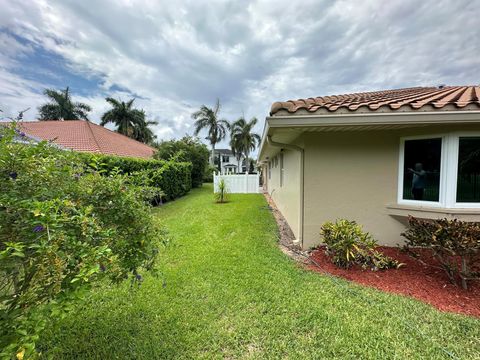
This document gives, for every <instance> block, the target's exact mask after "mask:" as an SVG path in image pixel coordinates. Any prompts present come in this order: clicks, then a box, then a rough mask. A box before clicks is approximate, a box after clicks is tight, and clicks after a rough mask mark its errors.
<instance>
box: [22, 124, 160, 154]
mask: <svg viewBox="0 0 480 360" xmlns="http://www.w3.org/2000/svg"><path fill="white" fill-rule="evenodd" d="M19 125H20V127H21V128H22V130H23V131H24V132H25V133H26V134H27V135H29V136H32V137H35V138H40V139H42V140H48V141H52V142H54V143H55V144H58V145H60V146H62V147H64V148H68V149H72V150H75V151H81V152H92V153H100V154H109V155H118V156H126V157H136V158H149V157H152V155H153V154H154V152H155V149H154V148H152V147H151V146H148V145H145V144H143V143H141V142H139V141H136V140H133V139H130V138H129V137H127V136H124V135H121V134H119V133H116V132H114V131H111V130H109V129H107V128H104V127H103V126H100V125H97V124H94V123H91V122H89V121H83V120H68V121H23V122H20V123H19Z"/></svg>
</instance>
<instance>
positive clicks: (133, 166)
mask: <svg viewBox="0 0 480 360" xmlns="http://www.w3.org/2000/svg"><path fill="white" fill-rule="evenodd" d="M79 156H80V157H81V158H82V160H83V163H84V164H85V165H87V166H88V168H90V169H91V170H94V171H96V172H98V173H100V174H102V175H104V176H108V175H111V174H127V175H129V178H130V181H131V182H132V183H133V184H136V185H141V186H142V188H143V192H144V193H145V196H151V201H152V203H153V204H158V203H160V202H161V200H162V199H165V200H173V199H176V198H177V197H179V196H183V195H185V194H186V193H188V192H189V191H190V189H191V188H192V180H191V167H192V165H191V163H189V162H178V161H176V159H172V160H169V161H165V160H154V159H151V160H150V159H135V158H123V157H118V156H110V155H98V154H79ZM155 190H157V193H155ZM160 191H161V193H160Z"/></svg>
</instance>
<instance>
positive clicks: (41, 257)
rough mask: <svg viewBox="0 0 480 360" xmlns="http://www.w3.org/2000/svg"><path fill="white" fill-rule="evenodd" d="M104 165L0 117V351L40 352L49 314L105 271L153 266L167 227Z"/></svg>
mask: <svg viewBox="0 0 480 360" xmlns="http://www.w3.org/2000/svg"><path fill="white" fill-rule="evenodd" d="M20 140H21V141H20ZM99 169H100V167H99V168H98V169H92V168H87V167H85V166H83V161H82V160H80V159H79V157H78V154H75V153H73V152H67V151H62V150H59V149H56V148H54V147H52V146H51V145H50V144H48V143H46V142H41V143H30V144H28V139H27V138H26V137H25V135H24V134H23V133H22V132H21V131H19V130H18V129H16V128H15V124H13V125H12V126H11V127H7V126H0V182H1V184H2V185H1V191H0V358H12V357H15V356H17V358H22V357H25V358H26V357H32V356H35V355H36V352H35V343H36V341H37V339H38V337H39V336H40V334H41V332H42V330H43V328H44V325H45V322H46V320H47V319H51V318H55V317H58V316H62V315H63V314H65V312H66V311H67V310H68V309H69V308H70V307H71V306H72V304H73V299H75V298H77V297H78V296H80V295H81V294H82V292H84V291H85V290H86V289H88V288H89V287H90V286H93V285H94V284H95V283H97V284H98V283H102V282H100V281H99V280H101V279H105V280H110V281H121V280H123V279H127V278H131V279H133V280H139V279H141V276H140V272H141V269H144V270H152V269H153V263H154V260H155V257H156V255H157V253H158V247H159V245H160V243H161V242H162V241H163V239H164V234H163V231H162V229H161V228H160V227H159V225H158V224H157V223H156V221H155V220H154V219H153V217H152V214H151V212H150V208H149V206H148V205H147V204H146V202H145V201H144V199H143V198H142V194H141V193H140V192H139V191H138V186H132V185H131V184H130V182H129V178H128V176H127V175H121V174H118V173H115V172H112V173H111V174H109V175H106V174H104V173H103V172H102V171H100V170H99Z"/></svg>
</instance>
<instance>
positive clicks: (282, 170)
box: [280, 152, 285, 187]
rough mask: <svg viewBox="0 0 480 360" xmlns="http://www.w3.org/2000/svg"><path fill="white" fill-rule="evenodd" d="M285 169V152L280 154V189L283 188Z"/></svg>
mask: <svg viewBox="0 0 480 360" xmlns="http://www.w3.org/2000/svg"><path fill="white" fill-rule="evenodd" d="M284 171H285V169H284V167H283V152H282V153H280V187H282V186H283V177H284Z"/></svg>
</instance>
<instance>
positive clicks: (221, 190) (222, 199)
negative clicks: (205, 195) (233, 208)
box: [215, 179, 227, 204]
mask: <svg viewBox="0 0 480 360" xmlns="http://www.w3.org/2000/svg"><path fill="white" fill-rule="evenodd" d="M217 186H218V188H217V192H216V193H215V201H216V202H217V203H220V204H223V203H226V202H227V183H226V182H225V180H224V179H220V180H219V181H218V185H217Z"/></svg>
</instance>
